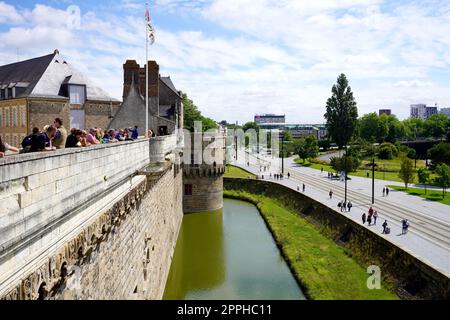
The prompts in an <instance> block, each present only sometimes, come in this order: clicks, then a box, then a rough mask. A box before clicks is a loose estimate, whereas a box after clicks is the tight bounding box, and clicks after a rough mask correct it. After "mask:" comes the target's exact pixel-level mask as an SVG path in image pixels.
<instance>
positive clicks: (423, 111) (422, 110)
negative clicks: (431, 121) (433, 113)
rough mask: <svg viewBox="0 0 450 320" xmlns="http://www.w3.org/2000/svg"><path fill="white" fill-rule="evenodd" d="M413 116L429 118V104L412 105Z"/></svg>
mask: <svg viewBox="0 0 450 320" xmlns="http://www.w3.org/2000/svg"><path fill="white" fill-rule="evenodd" d="M411 118H419V119H426V118H427V105H426V104H413V105H411Z"/></svg>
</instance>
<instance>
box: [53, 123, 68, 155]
mask: <svg viewBox="0 0 450 320" xmlns="http://www.w3.org/2000/svg"><path fill="white" fill-rule="evenodd" d="M53 125H54V126H55V128H56V134H55V137H54V138H53V146H54V147H56V149H64V148H65V146H66V140H67V130H66V128H64V126H63V122H62V120H61V119H60V118H56V119H55V121H54V122H53Z"/></svg>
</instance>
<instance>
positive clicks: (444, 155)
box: [428, 142, 450, 165]
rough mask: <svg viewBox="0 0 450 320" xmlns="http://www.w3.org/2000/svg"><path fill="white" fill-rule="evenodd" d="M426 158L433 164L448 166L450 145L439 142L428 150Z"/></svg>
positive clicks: (449, 162) (449, 163)
mask: <svg viewBox="0 0 450 320" xmlns="http://www.w3.org/2000/svg"><path fill="white" fill-rule="evenodd" d="M428 158H430V159H431V160H432V161H433V164H435V165H436V164H439V163H445V164H447V165H450V143H448V142H441V143H439V144H437V145H435V146H434V147H433V148H431V149H430V150H428Z"/></svg>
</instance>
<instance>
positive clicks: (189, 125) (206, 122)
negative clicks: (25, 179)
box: [183, 93, 217, 132]
mask: <svg viewBox="0 0 450 320" xmlns="http://www.w3.org/2000/svg"><path fill="white" fill-rule="evenodd" d="M183 109H184V128H185V129H187V130H189V131H191V132H194V122H195V121H201V122H202V126H203V131H206V130H209V129H215V128H217V124H216V122H215V121H214V120H212V119H211V118H207V117H204V116H203V115H202V113H201V112H200V110H198V107H197V106H196V105H195V104H194V102H193V101H192V100H191V99H189V98H188V96H187V94H186V93H183Z"/></svg>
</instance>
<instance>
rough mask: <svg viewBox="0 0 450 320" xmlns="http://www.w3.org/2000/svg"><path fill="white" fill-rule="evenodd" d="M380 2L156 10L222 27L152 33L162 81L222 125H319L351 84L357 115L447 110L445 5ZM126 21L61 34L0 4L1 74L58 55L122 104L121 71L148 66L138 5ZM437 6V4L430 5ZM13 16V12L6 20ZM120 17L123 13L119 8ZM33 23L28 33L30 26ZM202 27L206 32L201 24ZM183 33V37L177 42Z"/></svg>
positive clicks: (50, 18) (111, 15) (57, 24)
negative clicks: (274, 116) (337, 85)
mask: <svg viewBox="0 0 450 320" xmlns="http://www.w3.org/2000/svg"><path fill="white" fill-rule="evenodd" d="M382 2H383V1H382V0H365V1H364V0H340V1H336V0H314V1H313V0H303V1H288V0H279V1H269V0H260V1H254V0H252V1H250V0H239V1H238V0H233V1H230V0H227V1H225V0H211V1H196V2H192V1H185V0H158V1H156V3H152V8H151V11H152V13H154V12H165V13H167V12H168V13H169V14H172V13H176V15H177V16H178V15H179V14H180V12H182V14H183V15H187V16H188V17H189V18H190V19H198V16H199V14H200V16H201V17H203V19H207V20H208V22H209V23H212V24H213V25H215V26H216V27H217V29H218V30H219V32H217V31H216V32H214V33H210V32H209V30H206V29H201V27H197V28H190V29H183V30H184V31H178V29H179V28H178V29H174V30H172V29H171V27H166V28H163V27H160V26H158V25H156V30H157V34H156V37H157V38H156V43H155V45H154V46H151V47H150V57H151V59H156V60H157V61H158V63H159V64H160V66H161V73H162V74H163V75H167V74H170V75H171V78H172V79H173V81H174V83H175V85H176V86H177V87H178V89H180V90H183V91H185V92H187V93H188V94H189V96H190V97H191V98H193V100H194V101H195V103H196V104H197V105H198V106H199V107H200V109H201V110H202V111H203V112H204V113H205V114H206V115H208V116H211V117H213V118H215V119H217V120H222V119H226V120H228V121H230V122H234V121H236V120H239V121H240V122H243V121H249V120H251V119H252V118H253V115H254V114H256V113H263V112H271V113H273V112H279V113H286V114H287V118H288V121H289V122H319V123H320V122H322V121H323V114H324V111H325V108H324V107H325V103H326V100H327V98H328V97H329V96H330V94H331V92H330V91H331V86H332V85H333V83H334V82H335V81H336V77H337V76H338V74H340V73H342V72H343V73H345V74H347V76H348V78H349V80H350V84H351V86H352V88H353V90H354V92H355V96H356V98H357V101H358V106H359V109H360V111H359V113H360V114H364V113H368V112H373V111H376V110H377V109H378V108H381V107H389V108H392V109H393V110H394V112H395V113H397V114H398V115H399V116H401V117H406V116H407V113H408V110H409V105H410V104H411V103H414V102H425V103H434V102H439V103H440V104H441V105H446V104H448V105H450V90H449V87H448V85H449V83H448V82H449V81H447V83H445V81H444V82H443V83H441V82H440V81H439V80H437V79H433V70H435V69H438V70H440V71H444V72H447V73H448V71H449V66H450V54H449V52H450V50H449V49H450V33H448V30H450V6H448V5H447V6H441V5H439V6H437V5H436V4H435V5H434V6H433V10H431V11H432V12H433V16H432V15H431V13H430V12H429V10H424V8H423V7H419V3H418V2H414V3H411V4H410V5H407V6H402V7H401V8H397V9H395V10H394V11H392V12H391V11H389V12H387V11H383V10H381V6H380V5H381V4H382ZM119 6H120V8H123V9H125V11H124V12H125V13H124V12H120V14H117V12H113V11H106V12H101V15H100V13H97V12H93V11H91V12H84V13H83V15H82V20H81V29H80V30H72V29H70V28H69V27H68V26H67V25H66V23H65V22H66V19H67V13H66V12H65V11H64V10H58V9H55V8H52V7H50V6H44V5H36V6H35V7H34V8H33V9H32V10H24V11H20V12H19V11H18V9H17V8H15V7H14V6H11V5H6V4H5V3H3V2H0V22H1V21H2V20H1V19H4V18H2V17H4V16H5V14H3V15H2V13H4V12H10V13H11V15H8V17H14V13H15V14H16V16H15V18H8V19H9V20H8V21H7V23H8V24H9V25H11V27H10V28H9V29H8V30H7V31H5V32H3V33H0V64H3V63H8V62H12V61H15V60H16V48H19V49H20V52H21V54H20V55H21V58H31V57H35V56H38V55H41V54H48V53H50V52H52V51H53V49H55V48H58V49H60V52H61V53H62V54H63V55H64V56H65V57H66V59H67V60H68V61H70V62H71V63H73V64H75V65H76V66H77V67H78V68H79V69H80V70H81V71H83V72H85V73H87V74H88V75H89V76H90V77H91V78H92V79H93V80H94V81H95V82H97V83H98V84H100V85H101V86H102V87H104V88H105V89H107V90H108V91H109V92H110V93H111V94H113V95H114V96H115V97H116V98H121V94H122V79H123V75H122V64H123V63H124V61H125V60H126V59H136V60H138V62H140V63H141V64H143V63H144V58H145V50H144V37H145V30H144V28H143V24H142V12H141V11H139V10H137V9H139V8H138V7H142V8H143V5H142V3H141V2H138V1H134V0H122V1H121V2H120V3H119ZM428 6H429V7H430V5H428ZM5 8H6V9H5ZM121 10H122V9H121ZM23 17H25V18H26V19H27V24H25V22H24V21H22V20H21V19H23ZM199 25H200V26H201V24H199ZM175 30H176V31H175Z"/></svg>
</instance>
